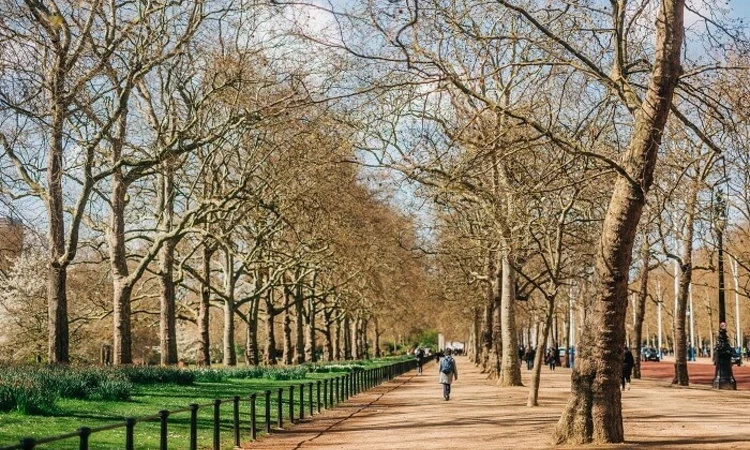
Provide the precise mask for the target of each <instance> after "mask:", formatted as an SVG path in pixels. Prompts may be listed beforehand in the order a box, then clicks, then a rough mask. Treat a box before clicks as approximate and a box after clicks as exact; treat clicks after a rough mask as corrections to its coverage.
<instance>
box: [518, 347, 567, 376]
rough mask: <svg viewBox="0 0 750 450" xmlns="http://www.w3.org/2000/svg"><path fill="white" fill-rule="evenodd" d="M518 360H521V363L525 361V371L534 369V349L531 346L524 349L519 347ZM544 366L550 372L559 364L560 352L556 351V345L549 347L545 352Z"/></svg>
mask: <svg viewBox="0 0 750 450" xmlns="http://www.w3.org/2000/svg"><path fill="white" fill-rule="evenodd" d="M518 358H519V359H521V361H526V369H527V370H531V369H533V368H534V358H536V349H535V348H534V347H532V346H531V345H527V346H526V347H525V348H524V347H519V349H518ZM544 364H546V365H547V366H548V367H549V369H550V370H555V367H557V366H558V365H559V364H560V350H558V348H557V346H556V345H555V346H552V347H549V348H548V349H547V351H546V352H545V354H544Z"/></svg>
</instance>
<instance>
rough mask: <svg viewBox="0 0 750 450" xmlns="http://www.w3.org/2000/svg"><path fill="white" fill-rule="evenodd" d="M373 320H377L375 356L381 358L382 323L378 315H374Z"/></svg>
mask: <svg viewBox="0 0 750 450" xmlns="http://www.w3.org/2000/svg"><path fill="white" fill-rule="evenodd" d="M372 320H373V322H375V357H376V358H380V356H381V353H380V324H379V323H378V317H377V316H373V318H372Z"/></svg>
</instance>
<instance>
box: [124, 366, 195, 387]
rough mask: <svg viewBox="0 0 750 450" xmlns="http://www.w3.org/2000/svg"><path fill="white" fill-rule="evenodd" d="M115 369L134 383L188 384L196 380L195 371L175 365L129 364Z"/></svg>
mask: <svg viewBox="0 0 750 450" xmlns="http://www.w3.org/2000/svg"><path fill="white" fill-rule="evenodd" d="M115 371H116V372H117V373H119V374H121V375H123V376H124V377H125V378H127V379H128V380H130V382H131V383H133V384H155V383H171V384H177V385H180V386H187V385H191V384H193V382H195V373H194V371H192V370H183V369H178V368H174V367H156V366H129V367H120V368H117V369H115Z"/></svg>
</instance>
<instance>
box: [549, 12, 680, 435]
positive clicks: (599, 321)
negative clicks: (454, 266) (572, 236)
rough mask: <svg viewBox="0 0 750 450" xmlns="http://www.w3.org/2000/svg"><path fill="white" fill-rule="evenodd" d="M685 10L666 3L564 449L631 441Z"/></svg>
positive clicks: (601, 258) (607, 227) (578, 364)
mask: <svg viewBox="0 0 750 450" xmlns="http://www.w3.org/2000/svg"><path fill="white" fill-rule="evenodd" d="M684 8H685V2H684V0H664V1H662V2H661V5H660V7H659V12H658V16H657V19H656V30H657V33H656V46H655V51H656V56H655V59H654V63H653V69H652V72H651V80H650V82H649V86H648V91H647V93H646V96H645V99H644V100H643V103H642V105H641V106H640V108H639V110H638V111H637V112H636V118H635V128H634V133H633V137H632V138H631V142H630V145H629V147H628V150H627V152H626V154H625V155H624V159H623V162H624V164H623V168H624V169H625V172H626V173H627V174H628V175H629V177H630V179H628V178H627V177H625V176H623V175H620V176H618V177H617V180H616V182H615V187H614V190H613V193H612V198H611V200H610V203H609V206H608V208H607V213H606V215H605V218H604V223H603V224H602V235H601V239H600V242H599V247H598V248H599V251H598V252H597V256H596V267H595V271H596V275H595V280H596V281H595V283H596V285H595V288H596V291H595V297H594V299H593V305H592V307H591V311H590V312H588V313H587V315H586V322H585V326H584V330H583V333H582V335H581V342H580V345H579V350H578V354H577V357H576V361H575V367H574V369H573V373H572V375H571V396H570V399H569V401H568V404H567V406H566V408H565V410H564V411H563V414H562V416H561V417H560V420H559V422H558V424H557V426H556V427H555V430H554V433H553V442H555V443H558V444H562V443H565V444H574V445H576V444H584V443H591V442H593V443H597V444H599V443H620V442H623V441H624V439H625V436H624V433H623V424H622V403H621V397H620V395H621V394H620V385H619V382H620V377H621V368H622V346H623V344H624V341H625V315H626V311H627V305H628V270H629V269H630V262H631V257H632V256H631V253H632V250H633V241H634V238H635V233H636V229H637V226H638V222H639V221H640V218H641V213H642V212H643V205H644V203H645V200H646V197H645V196H646V194H647V192H648V189H649V187H650V186H651V184H652V181H653V173H654V166H655V165H656V159H657V156H658V150H659V146H660V145H661V140H662V133H663V130H664V126H665V124H666V121H667V117H668V116H669V111H670V107H671V105H672V97H673V94H674V89H675V86H676V85H677V81H678V77H679V75H680V51H681V48H682V40H683V35H684V27H683V15H684Z"/></svg>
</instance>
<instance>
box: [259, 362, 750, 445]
mask: <svg viewBox="0 0 750 450" xmlns="http://www.w3.org/2000/svg"><path fill="white" fill-rule="evenodd" d="M458 367H459V374H460V377H459V380H458V381H457V382H455V383H454V385H453V392H452V394H451V400H450V401H448V402H446V401H444V400H443V398H442V394H441V387H440V385H439V384H438V383H437V378H438V375H437V366H436V365H435V364H434V363H430V364H429V365H427V366H426V368H425V373H424V374H423V375H421V376H417V375H416V372H410V373H408V374H406V375H403V376H401V377H398V378H397V379H395V380H392V381H390V382H388V383H385V384H383V385H381V386H378V387H376V388H374V389H372V390H370V391H368V392H365V393H361V394H359V395H357V396H354V397H352V398H351V399H350V400H349V401H348V402H346V403H343V404H341V405H340V406H337V407H336V408H333V409H331V410H329V411H325V412H324V413H323V414H320V415H317V416H315V417H314V418H312V419H307V420H306V421H303V422H301V423H297V424H295V425H293V426H291V427H289V428H288V429H285V430H278V431H276V432H275V433H274V434H272V435H270V436H265V437H263V438H261V439H260V440H259V441H258V442H253V443H247V444H246V446H245V448H246V449H267V450H270V449H274V450H292V449H294V450H296V449H304V450H311V449H315V450H322V449H326V450H332V449H337V450H338V449H352V450H375V449H378V450H379V449H385V450H402V449H403V450H418V449H425V450H428V449H468V450H484V449H521V450H527V449H542V448H565V447H551V446H550V445H549V438H550V434H551V430H552V428H553V427H554V425H555V424H556V423H557V419H558V418H559V417H560V413H561V411H562V409H563V407H564V405H565V402H566V400H567V397H568V393H569V384H570V383H569V380H570V371H569V370H567V369H560V368H558V370H556V371H555V372H550V371H549V369H547V368H546V367H545V368H543V369H542V389H541V392H540V398H539V403H540V406H539V407H536V408H528V407H526V397H527V395H528V389H527V388H525V387H519V388H499V387H497V386H496V385H495V383H494V382H492V381H489V380H487V379H486V377H485V376H484V375H483V374H481V373H479V371H478V370H477V369H476V368H475V367H474V366H473V365H472V364H471V363H469V362H468V361H467V360H466V359H465V358H458ZM529 374H530V372H527V371H526V370H523V376H524V383H526V384H527V385H528V384H529V383H528V376H529ZM623 397H624V401H623V404H624V417H625V431H626V438H627V440H628V442H627V443H626V444H624V445H623V444H620V445H610V446H597V447H593V446H591V447H587V448H612V449H631V448H633V449H654V450H655V449H750V436H748V434H747V431H746V427H747V425H746V423H747V419H748V415H750V414H749V413H748V406H750V392H728V391H721V392H720V391H714V390H711V389H709V388H706V387H690V388H674V387H670V386H669V385H668V384H666V383H665V382H663V381H656V380H634V383H633V387H632V389H631V390H629V391H625V392H623Z"/></svg>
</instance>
